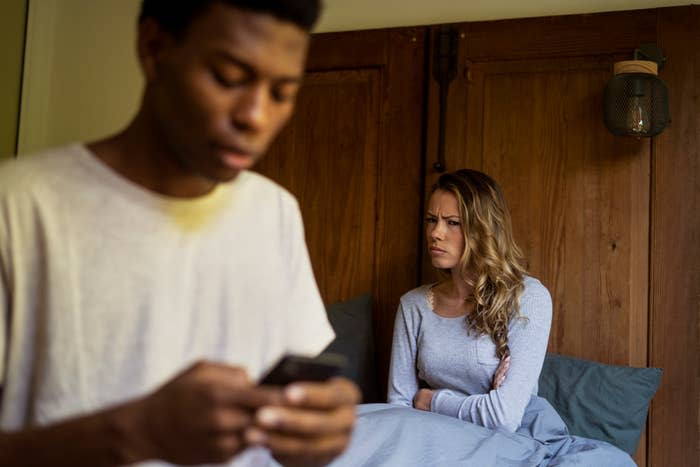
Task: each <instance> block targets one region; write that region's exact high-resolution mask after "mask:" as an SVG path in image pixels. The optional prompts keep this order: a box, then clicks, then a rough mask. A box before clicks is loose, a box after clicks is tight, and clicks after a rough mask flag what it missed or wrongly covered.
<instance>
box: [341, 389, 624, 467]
mask: <svg viewBox="0 0 700 467" xmlns="http://www.w3.org/2000/svg"><path fill="white" fill-rule="evenodd" d="M357 415H358V417H357V425H356V428H355V431H354V433H353V437H352V439H351V442H350V446H349V447H348V449H347V451H346V452H345V453H344V454H343V455H342V456H341V457H339V458H338V459H336V460H335V461H334V462H333V463H332V464H331V466H332V467H360V466H400V467H412V466H415V467H427V466H435V467H437V466H440V467H450V466H478V467H490V466H494V467H499V466H509V467H510V466H518V467H533V466H538V467H555V466H577V467H586V466H590V467H601V466H609V467H632V466H635V463H634V461H633V460H632V458H631V457H630V456H629V455H628V454H627V453H626V452H624V451H622V450H620V449H618V448H616V447H614V446H612V445H611V444H608V443H606V442H604V441H598V440H591V439H587V438H581V437H578V436H572V435H570V434H569V432H568V430H567V428H566V425H565V424H564V422H563V421H562V419H561V417H559V415H558V414H557V413H556V411H555V410H554V408H553V407H552V406H551V405H550V404H549V402H547V401H546V400H545V399H543V398H540V397H536V396H533V397H532V399H531V400H530V403H529V404H528V407H527V410H526V412H525V416H524V417H523V423H522V425H521V426H520V428H519V429H518V430H517V431H516V432H515V433H508V432H506V431H501V430H491V429H487V428H484V427H481V426H478V425H475V424H473V423H469V422H465V421H462V420H459V419H457V418H453V417H447V416H444V415H440V414H435V413H431V412H424V411H420V410H416V409H412V408H408V407H400V406H395V405H389V404H363V405H360V406H358V411H357Z"/></svg>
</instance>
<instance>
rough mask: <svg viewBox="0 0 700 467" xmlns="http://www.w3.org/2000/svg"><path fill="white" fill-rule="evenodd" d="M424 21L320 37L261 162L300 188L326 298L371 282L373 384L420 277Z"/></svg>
mask: <svg viewBox="0 0 700 467" xmlns="http://www.w3.org/2000/svg"><path fill="white" fill-rule="evenodd" d="M426 32H427V31H426V29H425V28H400V29H392V30H377V31H369V32H367V31H366V32H357V33H335V34H323V35H321V36H318V37H316V38H315V40H314V41H312V48H311V50H310V53H309V63H308V70H307V71H308V76H307V81H306V83H305V85H304V87H303V89H302V92H301V93H300V96H299V100H298V103H297V112H296V113H295V116H294V117H293V119H292V121H291V122H290V124H289V126H288V127H287V128H286V129H285V130H284V131H283V133H282V134H281V135H280V138H278V140H277V141H276V143H275V144H274V147H273V148H272V149H271V151H270V153H269V154H268V155H267V156H266V157H265V159H264V160H263V161H262V162H261V164H260V165H259V167H258V168H257V170H259V171H260V172H262V173H264V174H266V175H268V176H270V177H271V178H272V179H274V180H277V181H278V182H279V183H281V184H282V185H283V186H285V187H287V188H288V189H289V190H290V191H291V192H292V193H294V194H295V195H296V196H297V197H298V199H299V202H300V206H301V210H302V215H303V216H304V221H305V225H306V239H307V243H308V246H309V253H310V255H311V260H312V264H313V266H314V273H315V274H316V279H317V281H318V284H319V288H320V290H321V294H322V295H323V298H324V300H325V302H326V303H327V304H330V303H334V302H337V301H342V300H347V299H350V298H352V297H354V296H356V295H358V294H361V293H365V292H371V293H372V296H373V307H374V313H373V315H374V332H375V342H376V344H377V345H376V348H377V349H379V350H378V353H377V367H378V369H379V370H378V380H379V385H380V394H385V393H386V380H387V369H388V365H389V357H390V354H389V350H390V346H389V347H387V343H390V342H391V336H392V333H393V325H394V321H393V320H394V314H395V312H396V308H397V306H398V300H399V297H400V296H401V295H402V294H403V293H405V292H406V291H408V290H410V289H411V288H413V287H414V286H415V284H416V282H417V281H418V276H419V271H418V265H419V257H420V251H419V239H418V235H419V226H418V225H417V224H416V219H419V218H420V217H421V214H420V210H421V203H420V201H421V196H422V194H421V193H422V167H421V161H422V140H423V136H422V135H423V130H422V128H423V121H424V117H423V113H422V111H421V110H422V108H423V99H424V95H425V93H424V74H425V71H424V65H423V63H424V58H425V57H424V56H425V45H424V41H425V35H426Z"/></svg>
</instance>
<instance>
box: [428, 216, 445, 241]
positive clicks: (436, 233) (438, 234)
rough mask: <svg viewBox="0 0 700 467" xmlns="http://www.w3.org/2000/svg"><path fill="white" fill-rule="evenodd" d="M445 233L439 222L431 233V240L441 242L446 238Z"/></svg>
mask: <svg viewBox="0 0 700 467" xmlns="http://www.w3.org/2000/svg"><path fill="white" fill-rule="evenodd" d="M444 234H445V231H444V229H443V227H442V224H441V222H439V221H438V222H437V223H436V224H435V226H434V227H433V229H432V230H431V231H430V238H432V239H434V240H441V239H442V238H444Z"/></svg>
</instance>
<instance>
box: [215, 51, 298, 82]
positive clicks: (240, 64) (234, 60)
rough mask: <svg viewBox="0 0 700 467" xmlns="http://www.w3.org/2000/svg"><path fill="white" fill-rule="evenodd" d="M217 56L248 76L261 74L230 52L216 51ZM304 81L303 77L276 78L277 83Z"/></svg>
mask: <svg viewBox="0 0 700 467" xmlns="http://www.w3.org/2000/svg"><path fill="white" fill-rule="evenodd" d="M216 56H217V57H218V58H220V59H222V60H225V61H227V62H229V63H231V64H233V65H236V66H237V67H239V68H241V69H243V71H245V72H246V73H247V74H249V75H252V76H255V77H257V76H258V75H259V73H258V72H257V70H256V69H255V67H254V66H253V65H251V64H250V63H248V62H246V61H245V60H242V59H240V58H238V57H236V56H234V55H232V54H231V53H230V52H227V51H225V50H217V51H216ZM302 79H303V76H301V75H300V76H279V77H276V78H275V81H277V82H283V83H301V81H302Z"/></svg>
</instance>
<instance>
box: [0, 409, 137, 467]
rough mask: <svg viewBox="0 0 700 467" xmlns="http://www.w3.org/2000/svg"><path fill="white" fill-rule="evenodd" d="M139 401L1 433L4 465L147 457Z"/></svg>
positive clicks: (108, 465) (108, 464) (105, 464)
mask: <svg viewBox="0 0 700 467" xmlns="http://www.w3.org/2000/svg"><path fill="white" fill-rule="evenodd" d="M137 404H138V402H136V403H130V404H126V405H123V406H119V407H115V408H112V409H107V410H105V411H102V412H98V413H94V414H91V415H87V416H83V417H79V418H75V419H71V420H67V421H64V422H60V423H57V424H55V425H51V426H46V427H37V428H31V429H27V430H23V431H17V432H0V466H1V467H5V466H7V467H10V466H12V467H25V466H27V467H28V466H47V465H50V466H52V467H64V466H65V467H81V466H85V467H88V466H89V467H112V466H118V465H125V464H130V463H133V462H137V461H141V460H146V459H147V458H148V457H149V456H147V455H146V454H145V452H147V449H145V445H144V443H143V440H141V439H140V438H139V436H140V435H139V434H138V433H139V430H138V429H137V427H138V425H139V420H138V417H139V408H138V406H137Z"/></svg>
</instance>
